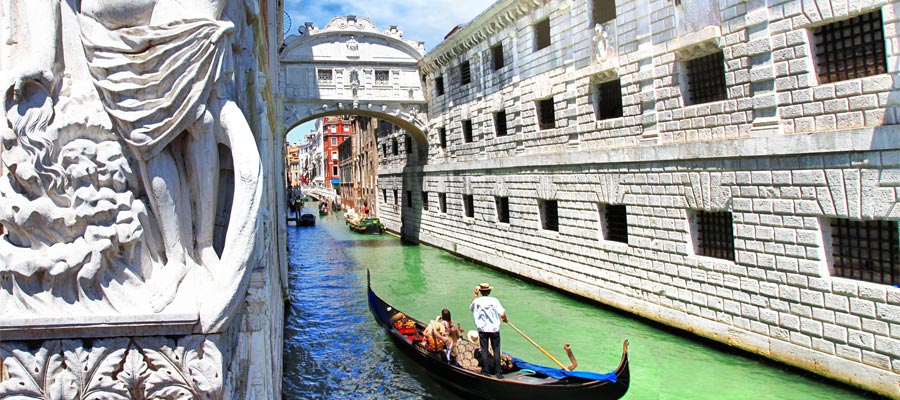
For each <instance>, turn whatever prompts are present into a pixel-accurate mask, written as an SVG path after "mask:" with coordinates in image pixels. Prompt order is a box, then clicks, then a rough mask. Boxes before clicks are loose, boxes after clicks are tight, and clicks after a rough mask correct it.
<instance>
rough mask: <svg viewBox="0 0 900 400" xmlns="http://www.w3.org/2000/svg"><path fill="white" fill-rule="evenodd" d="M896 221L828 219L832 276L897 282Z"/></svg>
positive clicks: (899, 268)
mask: <svg viewBox="0 0 900 400" xmlns="http://www.w3.org/2000/svg"><path fill="white" fill-rule="evenodd" d="M898 236H900V234H898V231H897V221H854V220H849V219H833V220H831V246H832V259H833V266H834V276H839V277H842V278H849V279H856V280H861V281H867V282H873V283H883V284H887V285H894V284H897V283H898V282H900V237H898Z"/></svg>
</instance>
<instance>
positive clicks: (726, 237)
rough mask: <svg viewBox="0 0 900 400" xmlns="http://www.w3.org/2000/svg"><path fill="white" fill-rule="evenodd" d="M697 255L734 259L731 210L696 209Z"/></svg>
mask: <svg viewBox="0 0 900 400" xmlns="http://www.w3.org/2000/svg"><path fill="white" fill-rule="evenodd" d="M696 223H697V248H696V253H697V255H701V256H706V257H715V258H721V259H723V260H732V261H733V260H734V223H733V220H732V217H731V212H728V211H719V212H707V211H697V214H696Z"/></svg>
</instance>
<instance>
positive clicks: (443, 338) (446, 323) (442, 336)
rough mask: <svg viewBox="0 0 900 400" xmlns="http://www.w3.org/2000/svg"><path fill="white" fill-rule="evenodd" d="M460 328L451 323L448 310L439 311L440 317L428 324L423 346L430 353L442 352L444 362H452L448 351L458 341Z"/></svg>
mask: <svg viewBox="0 0 900 400" xmlns="http://www.w3.org/2000/svg"><path fill="white" fill-rule="evenodd" d="M460 329H462V327H461V326H460V325H459V324H455V325H454V323H453V320H452V318H451V317H450V310H448V309H446V308H445V309H443V310H441V315H440V316H438V317H437V318H435V319H434V321H431V322H429V323H428V326H427V327H425V331H424V332H423V334H424V335H425V345H426V346H427V347H428V348H429V349H430V350H431V351H443V352H444V360H445V361H452V360H451V357H450V351H451V350H452V349H453V345H454V344H455V343H456V341H457V340H459V330H460Z"/></svg>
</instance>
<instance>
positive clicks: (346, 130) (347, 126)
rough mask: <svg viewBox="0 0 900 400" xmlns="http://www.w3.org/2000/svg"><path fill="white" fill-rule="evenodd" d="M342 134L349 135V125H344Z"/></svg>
mask: <svg viewBox="0 0 900 400" xmlns="http://www.w3.org/2000/svg"><path fill="white" fill-rule="evenodd" d="M344 133H350V124H344Z"/></svg>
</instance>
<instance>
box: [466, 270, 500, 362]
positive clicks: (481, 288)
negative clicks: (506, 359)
mask: <svg viewBox="0 0 900 400" xmlns="http://www.w3.org/2000/svg"><path fill="white" fill-rule="evenodd" d="M491 290H493V288H492V287H491V285H489V284H487V283H482V284H480V285H478V286H476V287H475V296H474V297H472V304H470V305H469V310H471V311H472V316H473V317H474V318H475V327H476V328H478V343H479V344H480V345H481V373H482V374H484V375H488V374H490V373H492V372H491V371H493V373H494V374H496V375H497V378H501V377H502V374H503V371H502V370H501V368H500V322H501V321H503V322H506V309H504V308H503V305H501V304H500V301H499V300H497V299H496V298H494V297H490V296H491ZM479 294H481V297H478V295H479ZM488 343H490V345H491V347H490V349H491V351H492V352H493V357H490V355H489V354H488ZM491 358H493V361H492V362H488V361H489V360H490V359H491Z"/></svg>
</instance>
